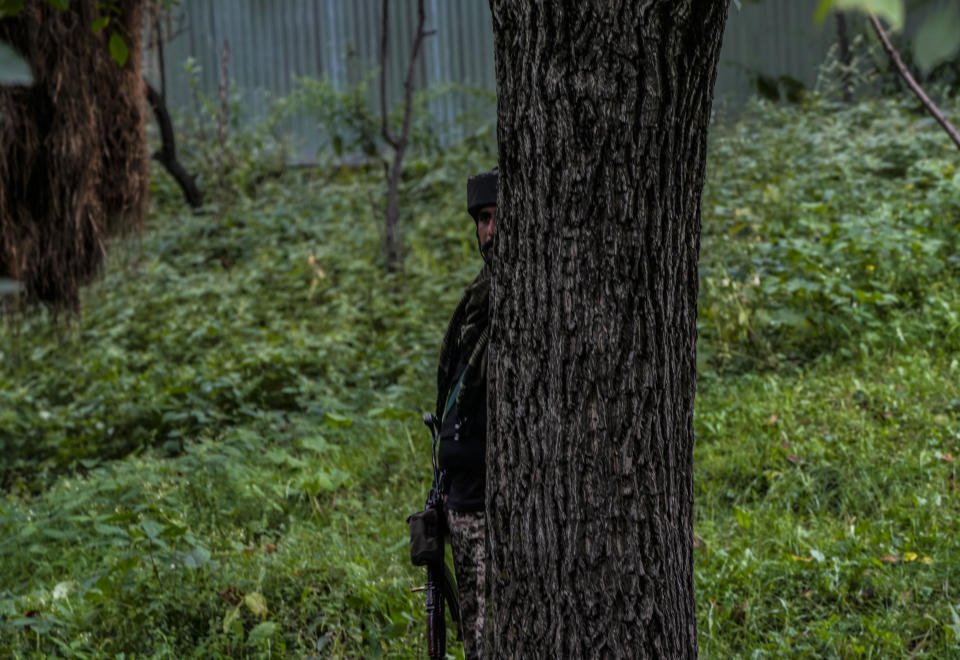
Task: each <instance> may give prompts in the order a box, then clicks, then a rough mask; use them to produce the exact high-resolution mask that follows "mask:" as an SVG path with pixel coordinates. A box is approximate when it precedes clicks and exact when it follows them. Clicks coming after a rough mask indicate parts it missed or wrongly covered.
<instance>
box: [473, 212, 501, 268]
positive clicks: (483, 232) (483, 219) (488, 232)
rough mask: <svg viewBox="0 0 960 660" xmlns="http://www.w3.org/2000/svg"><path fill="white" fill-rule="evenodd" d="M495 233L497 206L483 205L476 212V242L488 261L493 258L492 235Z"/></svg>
mask: <svg viewBox="0 0 960 660" xmlns="http://www.w3.org/2000/svg"><path fill="white" fill-rule="evenodd" d="M496 233H497V207H496V206H484V207H483V208H482V209H480V212H479V213H477V242H478V243H479V244H480V252H481V253H482V254H483V258H484V260H485V261H487V262H488V263H489V262H490V260H491V259H493V237H494V236H495V235H496Z"/></svg>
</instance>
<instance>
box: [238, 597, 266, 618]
mask: <svg viewBox="0 0 960 660" xmlns="http://www.w3.org/2000/svg"><path fill="white" fill-rule="evenodd" d="M243 604H244V605H246V606H247V609H249V610H250V611H251V612H253V613H254V614H256V615H257V616H258V617H260V618H261V619H262V618H263V617H265V616H267V599H266V598H264V597H263V594H262V593H260V592H258V591H253V592H250V593H248V594H247V595H246V596H244V597H243Z"/></svg>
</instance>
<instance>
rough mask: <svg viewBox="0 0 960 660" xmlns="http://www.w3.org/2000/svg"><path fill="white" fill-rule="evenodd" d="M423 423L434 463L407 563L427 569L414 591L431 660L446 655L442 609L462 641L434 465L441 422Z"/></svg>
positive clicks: (428, 418) (412, 521)
mask: <svg viewBox="0 0 960 660" xmlns="http://www.w3.org/2000/svg"><path fill="white" fill-rule="evenodd" d="M423 423H424V424H426V425H427V428H429V429H430V433H431V435H432V436H433V447H432V449H431V452H430V453H431V457H432V459H433V484H432V485H431V486H430V492H429V493H427V501H426V503H425V504H424V507H423V511H418V512H417V513H415V514H413V515H412V516H410V517H409V518H407V523H408V524H409V525H410V561H411V562H412V563H413V565H414V566H426V567H427V583H426V584H425V585H424V586H422V587H414V589H413V590H414V591H423V592H425V593H426V596H427V653H428V655H429V657H430V659H431V660H434V659H442V658H445V657H446V654H447V625H446V619H445V618H444V605H446V606H447V607H449V608H450V618H451V619H453V621H454V623H456V624H457V639H458V640H459V639H461V626H460V600H459V597H458V595H457V585H456V582H455V581H454V579H453V575H451V574H450V569H449V568H448V567H447V563H446V561H445V560H444V547H443V536H444V532H445V528H446V524H445V520H446V516H445V515H444V512H443V500H442V497H441V494H440V493H441V489H442V486H443V472H442V471H441V470H440V468H439V466H438V464H437V442H438V441H439V439H440V420H438V419H437V418H436V417H435V416H434V415H431V414H426V415H424V416H423Z"/></svg>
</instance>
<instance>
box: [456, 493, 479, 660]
mask: <svg viewBox="0 0 960 660" xmlns="http://www.w3.org/2000/svg"><path fill="white" fill-rule="evenodd" d="M447 527H449V528H450V547H451V548H452V549H453V567H454V570H455V571H456V573H457V590H458V591H459V592H460V618H461V620H462V627H461V630H462V632H463V655H464V658H465V659H466V660H473V659H475V658H480V657H481V652H482V649H483V618H484V617H483V613H484V608H485V607H486V595H485V591H484V590H485V588H486V578H485V573H486V569H487V545H486V543H487V539H486V534H487V521H486V517H485V516H484V513H483V511H469V512H459V511H449V510H448V511H447Z"/></svg>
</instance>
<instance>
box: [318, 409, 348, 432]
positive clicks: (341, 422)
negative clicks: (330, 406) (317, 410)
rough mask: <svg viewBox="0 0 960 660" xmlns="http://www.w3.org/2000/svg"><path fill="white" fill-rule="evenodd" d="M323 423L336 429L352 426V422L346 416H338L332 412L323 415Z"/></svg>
mask: <svg viewBox="0 0 960 660" xmlns="http://www.w3.org/2000/svg"><path fill="white" fill-rule="evenodd" d="M323 421H325V422H326V423H327V424H329V425H330V426H333V427H334V428H338V429H345V428H349V427H350V426H351V425H352V424H353V420H351V419H350V418H349V417H347V416H346V415H338V414H337V413H332V412H328V413H324V414H323Z"/></svg>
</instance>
